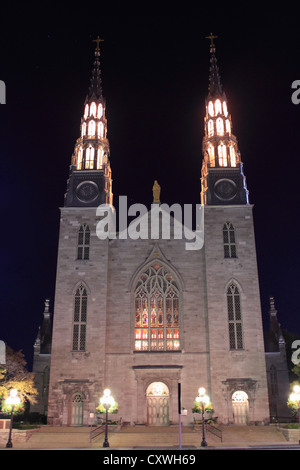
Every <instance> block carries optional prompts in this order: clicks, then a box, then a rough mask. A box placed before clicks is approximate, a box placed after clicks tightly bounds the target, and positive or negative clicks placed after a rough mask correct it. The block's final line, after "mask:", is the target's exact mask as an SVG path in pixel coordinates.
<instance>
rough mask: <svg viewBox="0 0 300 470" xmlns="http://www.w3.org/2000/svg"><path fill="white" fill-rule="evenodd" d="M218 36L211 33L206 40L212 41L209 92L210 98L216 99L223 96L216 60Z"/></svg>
mask: <svg viewBox="0 0 300 470" xmlns="http://www.w3.org/2000/svg"><path fill="white" fill-rule="evenodd" d="M217 37H218V36H214V35H213V34H212V33H210V35H209V36H206V39H210V41H211V42H210V68H209V85H208V90H209V94H208V97H209V98H215V97H216V96H222V95H223V91H222V85H221V80H220V74H219V68H218V65H217V58H216V55H215V53H216V46H215V44H214V39H216V38H217Z"/></svg>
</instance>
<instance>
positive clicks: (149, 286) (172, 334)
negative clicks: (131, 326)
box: [134, 263, 180, 351]
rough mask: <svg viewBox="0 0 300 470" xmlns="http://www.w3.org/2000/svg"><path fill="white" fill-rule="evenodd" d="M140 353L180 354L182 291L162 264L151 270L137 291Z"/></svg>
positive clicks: (144, 275) (136, 323)
mask: <svg viewBox="0 0 300 470" xmlns="http://www.w3.org/2000/svg"><path fill="white" fill-rule="evenodd" d="M134 348H135V350H136V351H178V350H180V320H179V289H178V285H177V282H176V281H175V279H174V276H173V275H172V274H171V273H170V272H169V271H168V270H167V269H166V268H165V267H164V266H163V265H161V264H159V263H156V264H154V265H152V266H150V267H149V268H148V269H147V270H146V271H145V272H144V273H143V274H142V275H141V276H140V278H139V280H138V282H137V286H136V291H135V346H134Z"/></svg>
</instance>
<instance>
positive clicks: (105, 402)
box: [100, 388, 115, 447]
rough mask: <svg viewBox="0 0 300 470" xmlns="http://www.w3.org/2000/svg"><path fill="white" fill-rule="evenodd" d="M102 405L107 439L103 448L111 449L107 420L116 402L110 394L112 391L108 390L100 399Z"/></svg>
mask: <svg viewBox="0 0 300 470" xmlns="http://www.w3.org/2000/svg"><path fill="white" fill-rule="evenodd" d="M100 403H101V405H102V406H103V407H104V408H105V439H104V442H103V447H109V442H108V440H107V418H108V410H109V408H111V407H112V406H113V405H114V404H115V400H114V399H113V397H112V396H111V394H110V390H109V389H108V388H106V389H105V390H104V392H103V397H102V398H100Z"/></svg>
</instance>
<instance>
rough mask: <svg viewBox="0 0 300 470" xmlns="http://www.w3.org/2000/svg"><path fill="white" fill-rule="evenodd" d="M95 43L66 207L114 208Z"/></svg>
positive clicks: (98, 62) (73, 156)
mask: <svg viewBox="0 0 300 470" xmlns="http://www.w3.org/2000/svg"><path fill="white" fill-rule="evenodd" d="M101 41H103V40H102V39H100V38H99V36H98V38H97V39H95V42H96V49H95V60H94V65H93V70H92V78H91V83H90V87H89V91H88V94H87V96H86V99H85V102H84V109H83V115H82V118H81V124H80V137H79V138H78V139H77V141H76V143H75V148H74V153H73V155H72V162H71V167H70V176H69V180H68V185H67V192H66V194H65V202H64V206H65V207H96V206H98V205H99V204H111V205H112V199H113V195H112V179H111V168H110V161H109V142H108V139H107V120H106V117H105V100H104V98H103V95H102V83H101V69H100V47H99V43H100V42H101Z"/></svg>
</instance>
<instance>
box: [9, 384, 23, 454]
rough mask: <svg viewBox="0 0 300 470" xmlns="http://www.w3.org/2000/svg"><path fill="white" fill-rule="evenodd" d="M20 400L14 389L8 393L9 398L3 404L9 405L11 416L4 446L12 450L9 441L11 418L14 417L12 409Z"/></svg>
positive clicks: (10, 441)
mask: <svg viewBox="0 0 300 470" xmlns="http://www.w3.org/2000/svg"><path fill="white" fill-rule="evenodd" d="M20 401H21V400H20V398H19V397H18V391H17V390H15V389H12V390H11V391H10V392H9V396H8V397H7V398H6V400H5V403H6V404H7V405H11V416H10V426H9V435H8V441H7V444H6V447H7V448H12V446H13V445H12V440H11V433H12V425H13V416H14V414H13V413H14V407H15V405H19V403H20Z"/></svg>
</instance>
